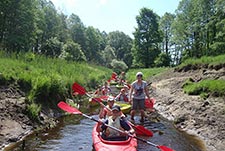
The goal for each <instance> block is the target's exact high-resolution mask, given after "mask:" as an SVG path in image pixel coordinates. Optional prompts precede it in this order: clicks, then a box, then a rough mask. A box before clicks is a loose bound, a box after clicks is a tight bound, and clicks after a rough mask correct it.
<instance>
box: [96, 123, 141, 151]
mask: <svg viewBox="0 0 225 151" xmlns="http://www.w3.org/2000/svg"><path fill="white" fill-rule="evenodd" d="M96 127H97V124H96V125H95V126H94V128H93V131H92V139H93V146H94V148H95V150H96V151H137V139H136V138H134V137H129V138H128V139H127V140H125V141H108V140H104V139H103V138H102V137H101V136H100V134H99V133H98V132H97V131H96Z"/></svg>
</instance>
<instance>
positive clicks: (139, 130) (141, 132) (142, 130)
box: [94, 100, 153, 137]
mask: <svg viewBox="0 0 225 151" xmlns="http://www.w3.org/2000/svg"><path fill="white" fill-rule="evenodd" d="M94 101H96V100H94ZM98 103H99V104H100V105H102V106H104V108H106V109H107V110H109V111H111V109H110V108H108V107H107V106H105V105H104V104H103V103H102V102H100V101H98ZM129 124H130V125H131V126H132V127H133V128H134V129H135V132H136V134H137V135H144V136H149V137H152V136H153V132H152V131H150V130H148V129H146V128H145V127H144V126H141V125H134V124H133V123H131V122H129Z"/></svg>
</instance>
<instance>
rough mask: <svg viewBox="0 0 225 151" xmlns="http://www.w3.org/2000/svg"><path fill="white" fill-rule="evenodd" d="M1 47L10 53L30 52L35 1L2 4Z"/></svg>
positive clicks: (0, 17)
mask: <svg viewBox="0 0 225 151" xmlns="http://www.w3.org/2000/svg"><path fill="white" fill-rule="evenodd" d="M0 7H1V10H0V24H1V25H0V46H1V47H2V48H3V49H5V50H8V51H17V52H19V51H21V50H23V51H29V50H30V49H31V46H32V44H33V40H34V39H33V34H34V27H35V24H34V16H35V1H30V0H20V1H8V0H1V2H0Z"/></svg>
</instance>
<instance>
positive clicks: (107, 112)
mask: <svg viewBox="0 0 225 151" xmlns="http://www.w3.org/2000/svg"><path fill="white" fill-rule="evenodd" d="M114 102H115V98H114V97H113V96H109V98H108V99H107V106H105V105H104V104H102V103H100V104H101V109H100V112H99V118H100V119H102V118H104V119H105V118H108V117H109V116H111V115H112V111H111V110H112V107H113V105H114Z"/></svg>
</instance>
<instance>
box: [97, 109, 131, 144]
mask: <svg viewBox="0 0 225 151" xmlns="http://www.w3.org/2000/svg"><path fill="white" fill-rule="evenodd" d="M111 110H112V116H109V117H108V118H107V119H106V120H105V121H100V122H99V123H98V126H97V131H98V132H101V133H102V134H101V136H102V138H103V139H105V140H110V141H123V140H126V139H128V136H127V135H126V133H127V134H128V133H130V134H134V129H133V128H132V127H131V126H130V125H129V124H128V122H127V120H126V118H125V117H124V116H123V115H122V113H121V109H120V106H118V105H114V106H113V107H112V109H111ZM104 124H108V125H110V126H112V127H115V128H117V129H120V130H123V131H124V133H122V134H121V133H120V132H118V131H116V130H113V129H111V128H109V127H107V126H106V125H104Z"/></svg>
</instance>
